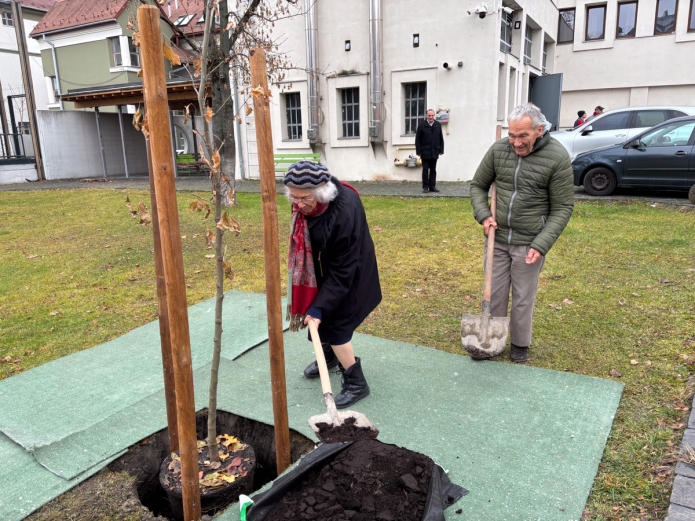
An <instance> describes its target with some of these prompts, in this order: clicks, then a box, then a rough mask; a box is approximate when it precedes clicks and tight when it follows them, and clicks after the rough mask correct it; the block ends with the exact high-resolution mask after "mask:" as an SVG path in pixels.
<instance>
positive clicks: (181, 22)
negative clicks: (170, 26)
mask: <svg viewBox="0 0 695 521" xmlns="http://www.w3.org/2000/svg"><path fill="white" fill-rule="evenodd" d="M194 16H195V13H193V14H185V15H183V16H179V17H178V18H177V19H176V21H175V22H174V25H175V26H177V27H185V26H186V25H188V24H189V23H190V22H191V20H193V17H194Z"/></svg>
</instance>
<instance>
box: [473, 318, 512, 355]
mask: <svg viewBox="0 0 695 521" xmlns="http://www.w3.org/2000/svg"><path fill="white" fill-rule="evenodd" d="M508 332H509V317H491V316H487V317H485V316H480V315H463V317H461V344H462V345H463V348H464V349H465V350H466V351H468V353H470V355H471V356H473V357H475V358H487V357H493V356H497V355H499V354H500V353H501V352H502V351H504V348H505V346H506V345H507V334H508Z"/></svg>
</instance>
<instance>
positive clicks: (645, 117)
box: [632, 110, 671, 128]
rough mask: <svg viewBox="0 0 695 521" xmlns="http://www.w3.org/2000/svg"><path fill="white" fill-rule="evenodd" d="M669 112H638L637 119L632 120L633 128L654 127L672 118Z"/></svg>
mask: <svg viewBox="0 0 695 521" xmlns="http://www.w3.org/2000/svg"><path fill="white" fill-rule="evenodd" d="M668 112H669V111H668V110H636V111H635V119H633V120H632V128H643V127H653V126H654V125H658V124H659V123H663V122H664V121H668V120H669V119H671V117H670V116H669V114H668Z"/></svg>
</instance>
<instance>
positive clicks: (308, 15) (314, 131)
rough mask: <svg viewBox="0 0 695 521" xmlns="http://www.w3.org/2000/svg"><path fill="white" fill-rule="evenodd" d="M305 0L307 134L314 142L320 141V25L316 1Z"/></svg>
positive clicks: (311, 141) (310, 140)
mask: <svg viewBox="0 0 695 521" xmlns="http://www.w3.org/2000/svg"><path fill="white" fill-rule="evenodd" d="M317 1H318V0H304V23H305V26H306V70H307V80H308V94H309V128H308V129H307V132H306V136H307V138H308V139H309V142H310V143H312V144H315V143H319V142H320V132H319V110H320V108H319V75H318V33H319V30H318V25H317V23H316V2H317Z"/></svg>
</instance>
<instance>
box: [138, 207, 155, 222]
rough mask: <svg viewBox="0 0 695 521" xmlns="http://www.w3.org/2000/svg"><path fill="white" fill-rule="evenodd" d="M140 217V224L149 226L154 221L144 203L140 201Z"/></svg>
mask: <svg viewBox="0 0 695 521" xmlns="http://www.w3.org/2000/svg"><path fill="white" fill-rule="evenodd" d="M138 217H140V224H142V225H143V226H147V225H148V224H150V223H151V222H152V217H151V216H150V213H149V212H148V211H147V206H145V204H144V203H138Z"/></svg>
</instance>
